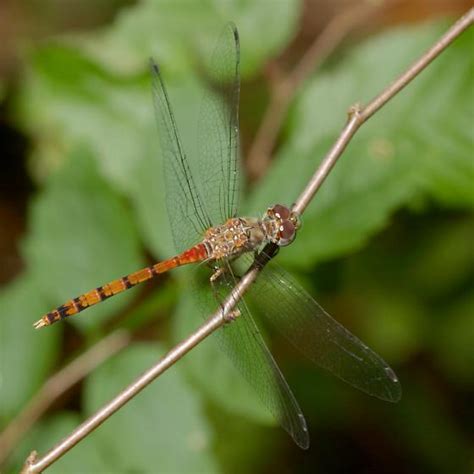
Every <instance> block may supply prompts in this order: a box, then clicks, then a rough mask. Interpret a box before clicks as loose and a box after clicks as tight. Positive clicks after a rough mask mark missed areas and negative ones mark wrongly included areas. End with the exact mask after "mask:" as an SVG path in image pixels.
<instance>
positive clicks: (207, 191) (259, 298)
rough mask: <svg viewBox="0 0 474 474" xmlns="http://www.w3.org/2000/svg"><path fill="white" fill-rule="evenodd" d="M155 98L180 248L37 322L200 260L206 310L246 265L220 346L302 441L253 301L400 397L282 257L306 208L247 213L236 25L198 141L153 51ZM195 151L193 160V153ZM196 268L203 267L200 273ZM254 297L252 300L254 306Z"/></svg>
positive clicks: (346, 367) (213, 65) (347, 370)
mask: <svg viewBox="0 0 474 474" xmlns="http://www.w3.org/2000/svg"><path fill="white" fill-rule="evenodd" d="M150 67H151V75H152V84H153V102H154V106H155V115H156V121H157V125H158V132H159V139H160V144H161V154H162V156H161V159H162V161H163V164H164V177H165V184H166V207H167V211H168V215H169V220H170V226H171V230H172V234H173V240H174V243H175V247H176V251H177V253H176V255H175V256H174V257H172V258H169V259H167V260H164V261H161V262H158V263H156V264H154V265H152V266H148V267H146V268H144V269H142V270H139V271H136V272H134V273H131V274H129V275H126V276H124V277H122V278H119V279H116V280H113V281H111V282H109V283H107V284H105V285H103V286H99V287H97V288H95V289H93V290H91V291H89V292H87V293H84V294H82V295H80V296H78V297H76V298H73V299H71V300H69V301H67V302H66V303H65V304H63V305H61V306H59V307H57V308H56V309H54V310H53V311H51V312H49V313H47V314H45V315H44V316H43V317H42V318H41V319H40V320H38V321H37V322H36V323H35V324H34V327H35V328H42V327H45V326H50V325H51V324H53V323H55V322H57V321H61V320H63V319H65V318H68V317H70V316H73V315H75V314H78V313H79V312H81V311H83V310H85V309H87V308H89V307H91V306H94V305H95V304H98V303H100V302H101V301H104V300H106V299H107V298H110V297H112V296H114V295H116V294H119V293H122V292H123V291H125V290H127V289H129V288H132V287H134V286H136V285H138V284H139V283H142V282H145V281H147V280H151V279H152V278H154V277H156V276H157V275H160V274H163V273H165V272H168V271H169V270H171V269H174V268H176V267H181V266H184V265H189V264H198V265H197V267H198V268H199V272H202V271H205V272H206V279H207V280H208V283H209V284H202V280H199V278H198V277H197V276H196V279H197V280H198V283H197V285H198V291H195V295H196V296H195V298H196V301H197V303H198V304H199V307H200V308H201V312H202V314H203V316H204V317H205V316H208V315H209V314H211V312H210V308H211V305H212V306H213V309H214V310H215V309H216V308H220V307H221V308H222V310H223V305H222V302H223V301H224V300H225V299H226V298H227V297H228V296H229V295H231V294H232V293H231V291H232V289H233V288H234V287H235V285H236V284H237V283H238V281H239V278H240V277H241V276H242V275H243V273H244V272H245V271H246V270H247V269H249V268H251V267H252V266H253V267H255V266H256V267H258V270H259V274H258V276H257V278H256V280H255V282H254V283H253V284H252V285H251V286H250V287H249V289H248V291H247V292H246V293H245V295H244V296H243V297H241V298H239V300H238V301H235V309H234V311H233V312H232V315H231V317H230V319H229V323H228V324H225V325H224V326H223V327H222V328H221V329H220V330H219V331H217V337H218V341H219V345H220V346H221V348H222V349H223V350H224V352H225V353H227V355H228V356H229V357H230V358H231V360H232V361H233V363H234V364H235V366H236V368H237V369H238V370H239V371H240V373H241V374H242V375H243V377H244V379H246V380H247V382H248V383H249V384H250V385H251V386H252V387H253V388H254V389H255V390H256V392H257V394H258V395H259V397H260V399H261V401H262V402H263V403H264V405H265V406H266V407H267V408H268V410H269V411H270V412H271V413H272V414H273V416H274V417H275V418H276V420H277V421H278V422H279V423H280V425H281V426H282V427H283V428H284V429H285V430H286V431H287V432H288V433H289V434H290V435H291V437H292V438H293V439H294V441H295V442H296V443H297V444H298V445H299V446H300V447H301V448H304V449H306V448H308V447H309V434H308V428H307V425H306V421H305V418H304V416H303V413H302V411H301V409H300V407H299V405H298V402H297V401H296V399H295V397H294V395H293V393H292V391H291V389H290V387H289V386H288V383H287V382H286V380H285V378H284V376H283V374H282V372H281V370H280V369H279V367H278V365H277V363H276V361H275V359H274V358H273V356H272V354H271V352H270V350H269V349H268V347H267V345H266V343H265V341H264V339H263V337H262V333H261V331H260V329H259V328H260V326H259V325H257V323H256V320H255V319H254V317H253V315H252V312H251V311H250V307H252V308H254V309H257V311H256V312H255V314H258V315H262V316H261V317H262V318H263V319H264V320H265V322H268V323H270V325H273V326H274V327H275V328H276V329H277V331H279V332H280V333H281V334H282V335H283V336H284V337H286V338H287V339H288V340H289V342H290V343H292V344H293V345H294V346H295V347H296V348H297V349H298V350H300V351H301V352H302V353H303V354H305V355H306V356H308V357H309V359H311V360H312V361H314V362H315V363H316V364H318V365H320V366H321V367H323V368H325V369H327V370H328V371H330V372H332V373H333V374H334V375H336V376H337V377H339V378H341V379H342V380H344V381H346V382H348V383H349V384H351V385H352V386H354V387H356V388H358V389H360V390H362V391H364V392H366V393H367V394H369V395H372V396H375V397H377V398H379V399H382V400H386V401H390V402H396V401H398V400H399V399H400V397H401V386H400V383H399V380H398V378H397V376H396V375H395V373H394V371H393V370H392V369H391V368H390V367H389V365H388V364H387V363H386V362H385V361H384V360H383V359H382V358H381V357H380V356H378V355H377V354H376V353H375V352H373V351H372V350H371V349H369V348H368V347H367V346H366V345H365V344H364V343H363V342H361V341H360V340H359V339H358V338H357V337H356V336H354V335H353V334H351V333H350V332H349V331H348V330H347V329H345V328H344V327H343V326H342V325H341V324H339V323H338V322H337V321H336V320H334V319H333V318H332V317H331V316H329V314H327V313H326V312H325V311H324V309H322V308H321V307H320V306H319V305H318V303H316V301H315V300H314V299H313V298H312V297H311V296H310V294H309V293H308V292H307V291H306V290H304V289H303V287H302V286H301V285H300V284H299V283H298V282H297V281H296V280H295V279H294V278H293V277H291V276H290V275H289V274H288V273H287V272H286V271H285V270H283V269H282V268H280V267H279V266H277V265H276V264H275V263H274V261H273V257H274V255H275V254H276V253H277V251H278V249H279V248H280V247H285V246H287V245H289V244H291V243H292V242H293V241H294V239H295V237H296V234H297V232H298V230H299V228H300V217H299V216H298V215H297V214H296V213H294V212H293V211H292V210H291V207H287V206H285V205H282V204H276V205H273V206H270V207H269V208H268V209H267V210H266V211H265V212H264V213H263V215H262V216H261V217H240V216H239V213H238V201H239V198H240V194H241V193H240V168H241V165H240V146H239V115H238V113H239V112H238V111H239V95H240V46H239V35H238V32H237V28H236V27H235V25H234V24H233V23H229V24H227V25H226V26H225V28H224V30H223V32H222V33H221V35H220V37H219V40H218V42H217V45H216V47H215V49H214V53H213V54H212V56H211V58H210V61H209V62H208V63H207V64H206V65H205V67H204V72H205V74H206V76H207V79H208V81H209V82H210V83H211V84H212V85H213V87H212V88H209V90H208V91H207V92H206V93H205V94H204V97H203V100H202V103H201V108H200V112H199V120H198V130H197V137H198V138H197V145H196V148H195V149H194V150H192V151H193V155H188V154H187V153H186V152H185V149H184V147H183V144H182V142H181V139H180V137H179V133H178V128H177V125H176V121H175V117H174V114H173V111H172V107H171V102H170V99H169V96H168V93H167V91H166V88H165V84H164V81H163V77H162V74H161V70H160V68H159V67H158V65H157V64H156V63H155V62H154V61H153V60H151V61H150ZM192 157H194V159H193V158H192ZM196 275H197V273H196ZM248 302H250V303H252V304H251V306H249V304H248Z"/></svg>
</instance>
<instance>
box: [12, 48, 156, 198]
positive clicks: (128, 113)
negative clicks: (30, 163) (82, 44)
mask: <svg viewBox="0 0 474 474" xmlns="http://www.w3.org/2000/svg"><path fill="white" fill-rule="evenodd" d="M145 63H146V59H145V58H144V59H143V64H145ZM23 80H24V82H23V87H22V91H21V94H20V97H19V102H18V107H19V113H18V115H19V119H20V121H21V122H22V125H23V126H24V127H25V128H27V129H28V130H29V131H30V133H32V134H33V135H34V136H35V138H36V143H35V145H36V147H35V154H34V157H35V160H34V162H35V163H36V168H37V169H39V171H38V172H37V174H40V177H42V176H43V175H45V174H46V175H47V174H49V172H50V170H51V168H53V167H55V166H57V165H58V163H61V162H62V161H63V160H64V159H65V157H66V156H67V154H68V152H69V151H70V150H71V149H73V148H74V147H76V146H77V144H78V143H85V144H86V145H87V146H88V147H89V148H90V149H91V150H93V151H94V152H95V158H96V159H97V161H98V163H99V168H100V171H101V172H102V173H103V175H104V176H105V177H106V178H107V179H108V180H110V182H111V183H112V184H113V185H114V186H116V187H118V188H119V189H121V190H124V191H127V190H128V189H129V188H130V187H131V185H132V180H131V177H132V176H133V172H134V170H135V167H136V166H137V163H138V162H139V161H140V160H142V159H143V157H144V155H145V150H146V149H147V148H148V147H149V146H150V135H151V134H152V131H153V132H154V119H153V107H152V105H151V88H150V86H149V83H150V81H149V79H148V76H145V75H143V76H142V77H136V78H129V79H120V78H117V77H115V76H113V75H111V74H109V73H107V72H106V71H105V70H104V69H103V68H101V67H100V66H99V65H97V64H95V63H94V62H93V61H91V60H90V59H88V58H87V57H85V56H84V55H82V54H80V52H79V51H77V50H76V49H73V48H70V47H66V46H64V45H60V44H57V43H49V44H46V45H44V46H43V47H41V48H39V49H37V50H35V51H34V52H33V53H32V55H31V64H30V67H29V69H28V70H27V71H26V73H25V76H24V79H23Z"/></svg>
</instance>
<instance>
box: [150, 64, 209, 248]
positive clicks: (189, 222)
mask: <svg viewBox="0 0 474 474" xmlns="http://www.w3.org/2000/svg"><path fill="white" fill-rule="evenodd" d="M150 68H151V76H152V86H153V103H154V106H155V115H156V122H157V126H158V134H159V140H160V145H161V151H162V154H163V163H164V173H165V184H166V206H167V210H168V217H169V220H170V224H171V230H172V233H173V239H174V243H175V246H176V249H177V251H179V252H180V251H182V250H184V249H186V248H188V247H190V246H192V245H194V244H195V243H196V242H198V241H199V240H200V239H202V235H203V231H204V229H207V228H208V227H210V226H211V220H210V218H209V215H208V213H207V212H206V209H205V207H204V201H203V197H202V196H201V195H200V193H199V191H198V187H197V186H196V183H195V181H194V179H193V176H192V174H191V169H190V166H189V162H188V159H187V157H186V154H185V152H184V150H183V147H182V145H181V141H180V138H179V133H178V129H177V127H176V122H175V119H174V115H173V111H172V109H171V104H170V101H169V98H168V94H167V92H166V88H165V84H164V82H163V78H162V76H161V74H160V70H159V68H158V65H157V64H156V63H155V62H154V61H153V60H151V61H150Z"/></svg>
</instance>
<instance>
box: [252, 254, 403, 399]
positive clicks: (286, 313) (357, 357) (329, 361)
mask: <svg viewBox="0 0 474 474" xmlns="http://www.w3.org/2000/svg"><path fill="white" fill-rule="evenodd" d="M247 260H248V262H251V261H252V260H251V259H249V258H248V257H247ZM248 297H249V299H251V302H252V304H255V307H256V309H257V310H258V313H261V314H262V315H264V316H265V318H266V319H267V320H268V321H269V322H270V324H272V325H273V326H274V327H275V328H276V329H277V330H278V331H279V332H280V333H281V334H282V335H283V336H285V337H286V338H287V339H288V340H289V341H290V342H291V343H292V344H293V345H294V346H295V347H296V348H297V349H299V350H300V351H301V352H302V353H303V354H305V355H306V356H307V357H309V358H310V359H311V360H313V361H314V362H315V363H316V364H318V365H320V366H322V367H323V368H325V369H327V370H329V371H330V372H332V373H333V374H334V375H336V376H337V377H339V378H341V379H342V380H344V381H346V382H348V383H349V384H351V385H353V386H354V387H356V388H358V389H360V390H362V391H364V392H366V393H368V394H369V395H373V396H375V397H377V398H380V399H382V400H387V401H390V402H397V401H398V400H400V398H401V386H400V383H399V381H398V379H397V376H396V375H395V373H394V371H393V370H392V369H391V368H390V367H389V365H388V364H387V363H386V362H385V361H384V360H383V359H382V358H381V357H380V356H378V355H377V354H376V353H375V352H373V351H372V350H371V349H369V348H368V347H367V346H366V345H365V344H364V343H363V342H362V341H360V340H359V339H358V338H357V337H355V336H354V335H353V334H351V333H350V332H349V331H348V330H347V329H345V328H344V327H343V326H342V325H341V324H339V323H338V322H337V321H335V320H334V319H333V318H332V317H331V316H329V314H328V313H326V311H324V309H323V308H321V306H319V305H318V303H316V301H315V300H314V299H313V298H312V297H311V296H310V294H309V293H308V292H306V291H305V290H304V289H303V288H302V287H301V285H300V284H299V283H298V282H297V281H296V280H295V279H294V278H292V277H291V276H290V275H289V274H288V273H287V272H286V271H284V270H283V269H282V268H280V267H279V266H277V265H276V264H275V263H274V262H270V263H269V264H267V265H266V266H265V267H264V268H263V269H262V271H261V274H260V275H259V276H258V278H257V279H256V281H255V282H254V284H253V285H252V287H251V288H250V291H249V293H248Z"/></svg>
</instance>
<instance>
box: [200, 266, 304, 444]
mask: <svg viewBox="0 0 474 474" xmlns="http://www.w3.org/2000/svg"><path fill="white" fill-rule="evenodd" d="M231 271H232V270H231V269H230V267H228V266H226V267H225V272H224V273H223V274H222V275H221V276H220V277H219V278H218V279H217V280H216V281H215V282H214V284H213V286H212V291H211V289H210V287H209V286H208V287H204V286H203V285H202V284H200V283H202V281H201V282H199V281H196V285H197V286H196V288H195V291H194V293H193V295H194V296H195V297H198V304H199V307H200V310H201V311H202V313H203V317H208V316H209V315H210V314H211V313H212V310H214V311H215V308H216V300H217V301H218V304H221V302H223V301H224V300H225V298H226V297H227V295H228V294H229V292H230V290H231V289H232V288H233V287H234V286H235V284H236V281H235V278H234V277H233V275H232V274H231ZM195 276H196V275H195ZM237 309H238V311H239V312H240V315H239V316H238V317H237V318H236V320H235V321H233V322H231V323H229V324H226V325H224V327H222V328H221V329H219V330H218V331H216V333H215V334H214V337H216V338H217V341H218V345H219V346H220V348H221V350H222V351H223V352H224V353H225V354H226V355H227V356H228V357H229V358H230V359H231V361H232V362H233V364H234V366H235V367H236V368H237V369H238V370H239V372H240V373H241V374H242V375H243V377H244V378H245V379H246V380H247V382H248V383H249V384H250V386H251V387H252V388H253V389H254V390H255V391H256V393H257V394H258V395H259V397H260V399H261V401H262V402H263V403H264V405H265V406H266V407H267V408H268V410H269V411H270V413H272V415H273V416H274V417H275V419H276V420H278V422H279V423H280V425H281V426H282V427H283V428H284V429H285V430H286V431H287V432H288V433H289V434H290V435H291V437H292V438H293V439H294V440H295V442H296V443H297V444H298V445H299V446H300V447H302V448H304V449H306V448H308V447H309V436H308V430H307V427H306V422H305V419H304V416H303V414H302V413H301V409H300V407H299V406H298V403H297V401H296V400H295V397H294V396H293V393H292V392H291V390H290V388H289V386H288V384H287V382H286V380H285V378H284V377H283V375H282V373H281V371H280V369H279V368H278V366H277V364H276V362H275V360H274V359H273V357H272V355H271V353H270V351H269V350H268V348H267V346H266V344H265V342H264V340H263V338H262V335H261V334H260V331H259V330H258V328H257V326H256V324H255V321H254V320H253V318H252V315H251V313H250V311H249V309H248V307H247V305H246V304H245V301H244V300H241V301H240V302H239V303H238V305H237Z"/></svg>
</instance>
